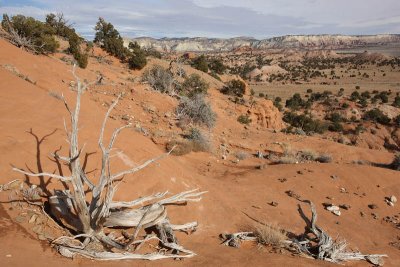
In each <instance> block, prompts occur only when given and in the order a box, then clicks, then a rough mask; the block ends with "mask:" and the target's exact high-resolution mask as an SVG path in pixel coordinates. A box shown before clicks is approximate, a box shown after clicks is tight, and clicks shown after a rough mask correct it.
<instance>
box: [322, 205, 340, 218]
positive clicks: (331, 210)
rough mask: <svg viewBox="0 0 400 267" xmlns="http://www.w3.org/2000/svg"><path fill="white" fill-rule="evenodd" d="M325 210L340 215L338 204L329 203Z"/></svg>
mask: <svg viewBox="0 0 400 267" xmlns="http://www.w3.org/2000/svg"><path fill="white" fill-rule="evenodd" d="M326 209H327V210H329V211H330V212H332V213H333V214H335V215H336V216H340V214H341V213H340V208H339V207H338V206H335V205H330V206H327V207H326Z"/></svg>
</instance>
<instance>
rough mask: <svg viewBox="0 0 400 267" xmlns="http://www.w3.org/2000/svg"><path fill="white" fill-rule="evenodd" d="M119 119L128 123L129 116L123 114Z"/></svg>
mask: <svg viewBox="0 0 400 267" xmlns="http://www.w3.org/2000/svg"><path fill="white" fill-rule="evenodd" d="M121 119H122V120H124V121H129V120H130V117H129V115H127V114H125V115H122V116H121Z"/></svg>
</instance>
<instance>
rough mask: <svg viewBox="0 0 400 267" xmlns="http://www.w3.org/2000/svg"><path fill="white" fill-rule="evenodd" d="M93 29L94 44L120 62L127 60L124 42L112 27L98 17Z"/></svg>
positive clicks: (127, 52) (127, 53)
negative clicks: (94, 32)
mask: <svg viewBox="0 0 400 267" xmlns="http://www.w3.org/2000/svg"><path fill="white" fill-rule="evenodd" d="M94 29H95V31H96V34H95V38H94V41H93V42H94V43H96V44H98V45H100V47H101V48H103V49H104V50H105V51H107V52H108V53H109V54H110V55H113V56H115V57H117V58H119V59H120V60H122V61H124V60H126V59H127V57H128V55H129V50H128V49H127V48H126V47H124V41H123V39H122V37H121V35H120V34H119V32H118V31H117V30H116V29H115V28H114V25H112V24H111V23H109V22H107V21H106V20H105V19H103V18H101V17H100V18H99V20H98V22H97V23H96V26H95V28H94Z"/></svg>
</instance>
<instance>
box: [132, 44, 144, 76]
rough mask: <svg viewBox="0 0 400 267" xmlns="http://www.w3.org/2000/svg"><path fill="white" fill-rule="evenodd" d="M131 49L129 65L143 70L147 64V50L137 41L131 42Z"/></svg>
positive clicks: (134, 68)
mask: <svg viewBox="0 0 400 267" xmlns="http://www.w3.org/2000/svg"><path fill="white" fill-rule="evenodd" d="M129 49H130V50H131V54H130V55H129V58H128V66H129V68H130V69H133V70H141V69H143V68H144V67H145V66H146V64H147V59H146V52H145V51H144V50H143V49H142V48H141V47H140V45H139V44H138V43H137V42H134V43H132V42H130V43H129Z"/></svg>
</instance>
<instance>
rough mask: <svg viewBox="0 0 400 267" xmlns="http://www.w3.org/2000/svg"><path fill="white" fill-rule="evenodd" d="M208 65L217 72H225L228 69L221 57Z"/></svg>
mask: <svg viewBox="0 0 400 267" xmlns="http://www.w3.org/2000/svg"><path fill="white" fill-rule="evenodd" d="M208 67H209V68H210V70H212V71H213V72H215V73H217V74H224V72H225V70H226V66H225V65H224V63H223V62H222V60H220V59H213V60H212V61H211V62H210V64H209V65H208Z"/></svg>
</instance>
